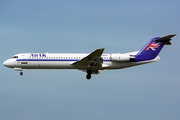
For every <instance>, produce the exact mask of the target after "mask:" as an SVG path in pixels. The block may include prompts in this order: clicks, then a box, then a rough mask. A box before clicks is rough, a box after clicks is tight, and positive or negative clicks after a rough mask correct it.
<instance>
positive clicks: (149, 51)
mask: <svg viewBox="0 0 180 120" xmlns="http://www.w3.org/2000/svg"><path fill="white" fill-rule="evenodd" d="M175 35H176V34H173V35H168V36H165V37H161V38H160V37H156V38H153V39H151V40H150V41H149V42H148V43H147V44H146V45H145V46H144V47H143V48H142V49H141V50H140V51H139V53H138V54H137V55H136V56H135V61H144V60H151V59H154V58H156V57H157V55H158V54H159V52H160V51H161V49H162V48H163V46H164V45H171V43H170V41H171V38H172V37H174V36H175Z"/></svg>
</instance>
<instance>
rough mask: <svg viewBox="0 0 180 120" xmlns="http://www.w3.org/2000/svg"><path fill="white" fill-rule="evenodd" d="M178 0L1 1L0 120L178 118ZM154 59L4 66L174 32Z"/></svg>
mask: <svg viewBox="0 0 180 120" xmlns="http://www.w3.org/2000/svg"><path fill="white" fill-rule="evenodd" d="M179 5H180V1H178V0H163V1H162V0H136V1H135V0H121V1H118V0H111V1H110V0H104V1H102V0H90V1H88V0H26V1H25V0H1V1H0V42H1V44H0V54H1V58H0V62H1V66H0V119H1V120H50V119H51V120H120V119H121V120H179V119H180V114H179V113H180V112H179V111H180V95H179V92H180V87H179V86H180V77H179V73H180V70H179V69H180V63H179V61H180V55H179V52H180V49H179V45H180V40H179V35H180V7H179ZM174 33H176V34H177V36H175V37H174V38H173V40H172V44H173V45H172V46H165V47H164V48H163V50H162V52H161V53H160V56H161V60H160V61H159V62H156V63H151V64H147V65H142V66H137V67H132V68H127V69H121V70H112V71H108V70H105V71H102V73H101V74H99V75H93V76H92V79H91V80H89V81H88V80H86V78H85V76H86V73H83V72H81V71H79V70H23V72H24V75H23V76H20V75H19V72H17V71H14V70H13V69H9V68H6V67H4V66H3V65H2V63H3V61H5V60H6V59H8V58H10V57H12V56H13V55H14V54H17V53H22V52H30V53H34V52H56V53H58V52H63V53H66V52H68V53H76V52H77V53H81V52H82V53H91V52H93V51H94V50H96V49H98V48H105V51H104V52H105V53H118V52H120V53H125V52H131V51H136V50H140V49H141V48H142V47H143V46H144V45H145V44H146V43H147V42H148V41H149V40H150V39H152V38H154V37H162V36H165V35H168V34H174Z"/></svg>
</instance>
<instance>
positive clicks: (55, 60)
mask: <svg viewBox="0 0 180 120" xmlns="http://www.w3.org/2000/svg"><path fill="white" fill-rule="evenodd" d="M136 53H137V52H135V54H136ZM127 54H128V53H127ZM87 55H88V54H81V53H79V54H78V53H77V54H75V53H69V54H67V53H21V54H16V55H14V57H13V58H11V59H8V60H6V61H5V62H4V63H3V64H4V65H5V66H6V65H7V64H8V67H10V68H14V69H15V70H19V69H80V70H86V69H87V67H88V66H74V65H72V64H73V63H74V62H77V61H79V60H81V59H83V58H84V57H86V56H87ZM101 58H102V59H103V64H102V67H101V69H100V70H104V69H121V68H126V67H131V66H135V65H140V64H145V63H150V62H155V61H158V60H159V59H160V58H159V56H157V57H156V58H155V59H153V60H147V61H140V62H126V61H125V62H122V61H119V62H118V61H112V60H111V54H102V56H101Z"/></svg>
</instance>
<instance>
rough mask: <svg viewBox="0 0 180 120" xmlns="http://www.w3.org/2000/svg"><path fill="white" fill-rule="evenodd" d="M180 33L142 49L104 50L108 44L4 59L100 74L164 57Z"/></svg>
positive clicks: (12, 64)
mask: <svg viewBox="0 0 180 120" xmlns="http://www.w3.org/2000/svg"><path fill="white" fill-rule="evenodd" d="M175 35H176V34H171V35H167V36H165V37H155V38H153V39H151V40H150V41H149V42H148V43H147V44H146V45H145V46H144V47H143V48H142V49H141V50H140V51H134V52H129V53H124V54H120V53H111V54H103V51H104V48H100V49H97V50H95V51H94V52H92V53H90V54H85V53H20V54H16V55H14V56H13V57H12V58H10V59H8V60H6V61H4V62H3V65H4V66H6V67H9V68H13V69H14V70H15V71H20V75H23V72H22V70H23V69H78V70H81V71H84V72H86V73H87V75H86V78H87V79H88V80H89V79H91V75H92V74H99V73H100V72H101V71H102V70H111V69H122V68H127V67H132V66H137V65H142V64H147V63H152V62H156V61H159V60H160V57H159V56H158V54H159V52H160V51H161V49H162V48H163V46H164V45H171V42H170V41H171V40H172V39H171V38H172V37H174V36H175Z"/></svg>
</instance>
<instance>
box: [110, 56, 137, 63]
mask: <svg viewBox="0 0 180 120" xmlns="http://www.w3.org/2000/svg"><path fill="white" fill-rule="evenodd" d="M134 58H135V57H134V56H131V55H128V54H111V57H110V59H111V60H112V61H115V62H128V61H133V60H134Z"/></svg>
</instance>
